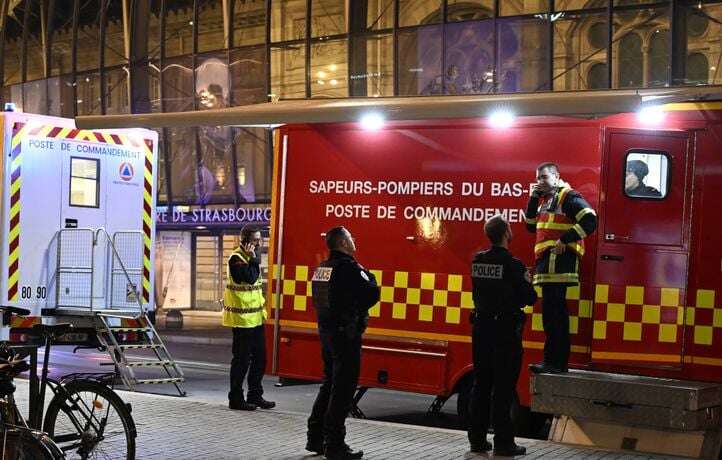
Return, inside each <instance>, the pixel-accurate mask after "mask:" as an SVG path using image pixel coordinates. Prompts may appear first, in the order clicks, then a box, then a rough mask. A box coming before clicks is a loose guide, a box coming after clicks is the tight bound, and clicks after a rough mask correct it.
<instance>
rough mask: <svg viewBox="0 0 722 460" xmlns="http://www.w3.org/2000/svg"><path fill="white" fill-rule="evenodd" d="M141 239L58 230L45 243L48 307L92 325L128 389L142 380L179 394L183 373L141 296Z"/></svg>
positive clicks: (135, 234) (131, 233)
mask: <svg viewBox="0 0 722 460" xmlns="http://www.w3.org/2000/svg"><path fill="white" fill-rule="evenodd" d="M143 238H144V236H143V233H142V232H139V231H118V232H115V233H113V235H112V236H111V235H110V234H108V232H106V231H105V229H103V228H98V229H90V228H88V229H63V230H60V231H58V232H57V234H56V237H55V238H54V240H53V243H52V245H51V248H52V246H53V245H54V246H55V251H56V257H55V258H52V257H51V258H49V263H51V265H50V266H49V267H48V273H52V277H53V283H52V285H53V286H54V296H53V297H54V302H53V304H52V307H54V308H52V310H49V311H53V313H52V314H53V315H54V316H56V317H59V318H62V319H64V320H66V321H69V322H71V323H72V324H74V325H76V327H77V326H80V325H83V326H84V327H87V328H92V329H95V334H96V336H97V339H98V342H99V344H100V345H101V346H103V347H104V348H105V349H106V350H107V351H108V354H109V355H110V357H111V359H112V361H113V362H112V364H114V365H115V368H116V369H117V372H118V375H119V376H120V378H121V380H122V382H123V384H124V385H125V386H126V387H127V388H128V389H129V390H131V391H134V390H135V389H136V387H137V386H138V385H142V384H173V385H174V386H175V388H176V389H177V390H178V393H179V394H180V396H185V394H186V392H185V390H184V389H183V386H182V384H183V382H184V380H185V378H184V375H183V371H182V370H181V368H180V366H179V365H178V363H176V361H175V360H174V359H173V357H172V356H171V354H170V352H169V351H168V349H167V348H166V346H165V344H163V341H162V340H161V337H160V335H159V334H158V332H157V331H156V330H155V328H154V327H153V324H152V323H151V321H150V320H149V318H148V316H147V312H146V309H145V307H144V304H143V301H142V299H141V286H142V283H143V276H144V275H143V274H144V266H143V254H144V244H143ZM51 251H52V249H51ZM53 264H54V265H53ZM146 281H147V280H146ZM127 351H132V355H131V356H128V355H127V354H126V352H127ZM107 364H111V363H107ZM159 374H160V375H159Z"/></svg>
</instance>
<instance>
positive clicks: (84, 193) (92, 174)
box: [70, 157, 100, 208]
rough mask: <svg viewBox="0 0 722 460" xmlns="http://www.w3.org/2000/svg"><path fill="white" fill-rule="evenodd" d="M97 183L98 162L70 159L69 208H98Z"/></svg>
mask: <svg viewBox="0 0 722 460" xmlns="http://www.w3.org/2000/svg"><path fill="white" fill-rule="evenodd" d="M99 183H100V161H99V160H93V159H90V158H75V157H72V158H70V206H82V207H88V208H97V207H99V206H100V202H99V196H100V194H99V193H98V186H99Z"/></svg>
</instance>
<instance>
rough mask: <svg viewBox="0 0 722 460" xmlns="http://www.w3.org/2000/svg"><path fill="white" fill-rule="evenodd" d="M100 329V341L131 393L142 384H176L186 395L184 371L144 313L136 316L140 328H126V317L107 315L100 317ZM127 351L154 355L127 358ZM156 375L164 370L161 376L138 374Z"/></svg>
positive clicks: (181, 394) (182, 393)
mask: <svg viewBox="0 0 722 460" xmlns="http://www.w3.org/2000/svg"><path fill="white" fill-rule="evenodd" d="M98 319H99V321H100V324H101V326H100V327H99V328H98V340H99V341H100V343H101V344H102V345H103V346H105V347H106V348H107V350H108V352H109V354H110V356H111V358H112V359H113V363H114V364H115V367H116V369H118V372H119V374H120V377H121V379H122V381H123V384H124V385H125V386H127V387H128V388H129V389H130V390H134V389H135V387H136V386H137V385H143V384H173V385H174V386H175V388H176V390H177V391H178V394H179V395H180V396H185V394H186V393H185V390H184V389H183V387H182V383H183V382H184V380H185V377H184V375H183V371H182V370H181V368H180V366H178V363H176V362H175V360H174V359H173V357H172V356H171V354H170V352H169V351H168V349H167V348H166V346H165V344H164V343H163V341H162V340H161V338H160V335H158V332H157V331H156V330H155V328H154V327H153V324H152V323H151V322H150V320H149V319H148V317H147V316H146V315H145V314H140V315H138V314H136V317H135V318H133V321H134V322H135V323H137V326H125V325H122V324H121V323H122V322H123V320H125V321H127V320H128V318H127V317H126V316H124V315H123V316H114V315H112V314H108V313H107V312H105V313H103V314H99V315H98ZM127 350H135V351H141V352H151V353H148V354H147V355H145V356H142V357H138V356H133V358H132V360H131V359H129V357H128V356H126V354H125V352H126V351H127ZM153 369H155V370H156V371H155V372H158V370H160V369H162V371H163V373H164V375H163V376H162V377H155V376H148V375H142V376H141V375H139V374H138V372H141V371H143V370H145V371H152V370H153ZM146 373H147V372H146Z"/></svg>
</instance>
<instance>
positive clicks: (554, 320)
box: [542, 283, 569, 369]
mask: <svg viewBox="0 0 722 460" xmlns="http://www.w3.org/2000/svg"><path fill="white" fill-rule="evenodd" d="M566 297H567V286H566V285H565V284H561V283H548V284H542V323H543V324H544V333H545V334H546V342H544V362H545V363H547V364H551V365H552V366H554V367H558V368H559V369H566V368H567V366H568V365H569V310H567V299H566Z"/></svg>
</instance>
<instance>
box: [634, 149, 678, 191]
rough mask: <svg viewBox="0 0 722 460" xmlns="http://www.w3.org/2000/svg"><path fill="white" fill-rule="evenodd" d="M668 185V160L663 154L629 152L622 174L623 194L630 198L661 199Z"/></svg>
mask: <svg viewBox="0 0 722 460" xmlns="http://www.w3.org/2000/svg"><path fill="white" fill-rule="evenodd" d="M668 183H669V158H668V157H667V154H666V153H664V152H643V151H636V152H635V151H630V152H629V153H627V160H626V164H625V174H624V194H625V195H627V196H628V197H630V198H648V199H658V200H660V199H663V198H664V197H666V196H667V187H668Z"/></svg>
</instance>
